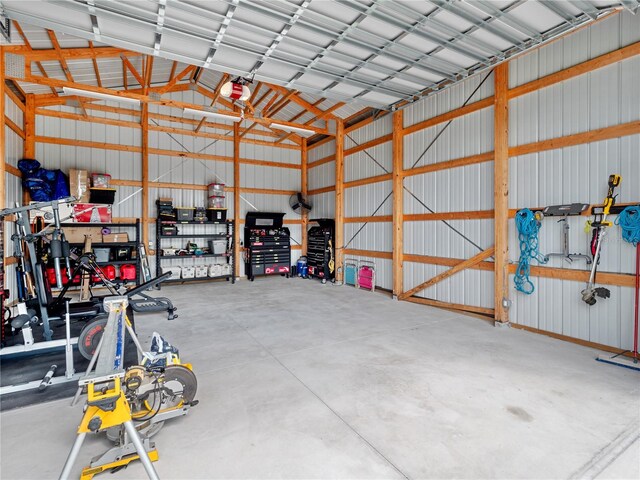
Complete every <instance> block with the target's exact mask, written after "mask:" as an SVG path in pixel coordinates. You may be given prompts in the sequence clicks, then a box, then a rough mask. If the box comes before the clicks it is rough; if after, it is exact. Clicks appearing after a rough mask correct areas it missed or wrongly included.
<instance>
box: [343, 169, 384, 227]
mask: <svg viewBox="0 0 640 480" xmlns="http://www.w3.org/2000/svg"><path fill="white" fill-rule="evenodd" d="M392 188H393V187H392V185H391V181H388V182H380V183H371V184H369V185H363V186H361V187H354V188H347V189H345V191H344V212H345V213H344V214H345V217H369V216H371V215H373V213H374V211H375V210H376V209H377V208H378V207H379V206H380V205H382V206H381V207H380V209H379V210H378V211H377V212H376V213H375V214H376V216H380V215H392V214H393V196H389V194H390V193H391V190H392ZM387 197H388V198H387ZM385 199H386V200H385ZM383 202H384V203H383ZM382 225H385V224H382ZM386 228H387V229H389V231H390V230H391V228H390V224H386Z"/></svg>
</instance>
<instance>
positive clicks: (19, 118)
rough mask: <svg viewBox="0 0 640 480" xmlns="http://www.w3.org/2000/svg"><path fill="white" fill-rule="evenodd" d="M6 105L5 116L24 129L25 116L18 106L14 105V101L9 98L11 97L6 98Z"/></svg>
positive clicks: (6, 96)
mask: <svg viewBox="0 0 640 480" xmlns="http://www.w3.org/2000/svg"><path fill="white" fill-rule="evenodd" d="M4 105H5V107H4V108H5V110H4V114H5V115H6V116H7V117H8V118H9V119H10V120H11V121H12V122H13V123H15V124H16V125H17V126H18V127H20V128H22V126H23V116H24V114H23V113H22V110H20V109H19V108H18V106H17V105H16V104H15V103H13V100H12V99H11V98H10V97H9V95H5V96H4Z"/></svg>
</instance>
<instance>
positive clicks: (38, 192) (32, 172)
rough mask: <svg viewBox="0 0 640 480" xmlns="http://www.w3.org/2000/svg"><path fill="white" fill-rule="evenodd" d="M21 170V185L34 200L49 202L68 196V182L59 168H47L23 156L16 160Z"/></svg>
mask: <svg viewBox="0 0 640 480" xmlns="http://www.w3.org/2000/svg"><path fill="white" fill-rule="evenodd" d="M18 169H19V170H20V171H21V172H22V187H23V188H26V189H27V190H28V191H29V194H30V195H31V199H32V200H34V201H36V202H49V201H51V200H57V199H59V198H64V197H68V196H69V182H68V181H67V176H66V175H65V174H64V173H62V171H61V170H47V169H46V168H42V167H41V166H40V162H38V161H37V160H33V159H28V158H24V159H22V160H20V161H19V162H18Z"/></svg>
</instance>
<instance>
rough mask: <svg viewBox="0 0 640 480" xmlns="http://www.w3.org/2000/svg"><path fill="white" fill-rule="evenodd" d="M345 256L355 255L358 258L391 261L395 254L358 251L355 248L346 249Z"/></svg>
mask: <svg viewBox="0 0 640 480" xmlns="http://www.w3.org/2000/svg"><path fill="white" fill-rule="evenodd" d="M344 254H345V255H354V256H356V257H370V258H382V259H386V260H391V258H392V256H393V254H392V253H391V252H378V251H376V250H358V249H355V248H345V250H344Z"/></svg>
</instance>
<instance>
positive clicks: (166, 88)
mask: <svg viewBox="0 0 640 480" xmlns="http://www.w3.org/2000/svg"><path fill="white" fill-rule="evenodd" d="M195 69H196V67H195V65H189V66H187V67H186V68H185V69H184V70H182V71H181V72H180V73H178V74H177V75H175V76H174V77H173V78H172V79H171V80H169V82H168V83H167V84H166V85H165V86H164V87H162V88H161V89H159V90H158V91H157V93H158V94H160V95H162V94H163V93H167V92H168V91H169V90H171V88H172V87H173V86H174V85H175V84H176V83H178V82H179V81H180V80H182V79H183V78H184V77H186V76H187V75H189V74H190V73H191V72H193V71H194V70H195Z"/></svg>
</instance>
